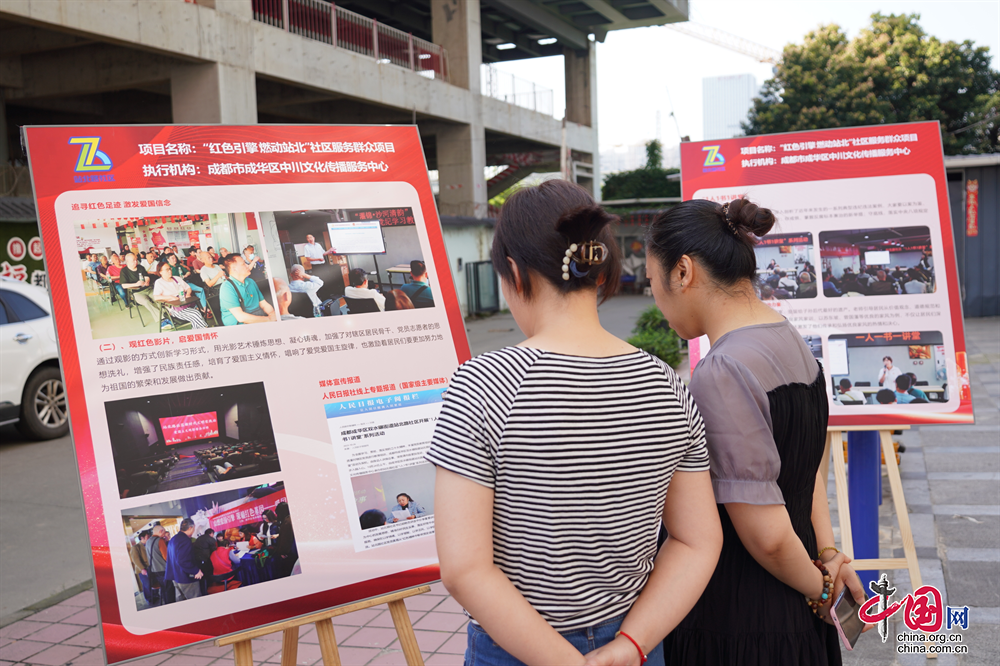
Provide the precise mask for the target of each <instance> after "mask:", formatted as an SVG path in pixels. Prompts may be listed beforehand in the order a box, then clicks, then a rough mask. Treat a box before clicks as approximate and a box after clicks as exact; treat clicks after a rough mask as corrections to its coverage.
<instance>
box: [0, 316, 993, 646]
mask: <svg viewBox="0 0 1000 666" xmlns="http://www.w3.org/2000/svg"><path fill="white" fill-rule="evenodd" d="M645 300H649V301H650V302H651V299H645ZM640 301H642V299H640V298H639V297H635V300H631V299H629V300H628V301H626V299H621V300H619V299H616V300H615V301H612V303H611V304H608V305H612V304H615V305H616V306H617V307H613V308H609V309H608V310H607V311H604V310H603V309H602V319H604V317H605V314H606V313H607V315H609V316H610V317H611V318H612V320H613V321H614V322H615V323H617V325H618V327H619V328H620V329H623V330H624V331H625V332H626V333H627V331H628V330H629V329H630V328H631V321H634V316H636V315H637V314H638V311H639V310H641V308H642V307H643V305H644V301H642V302H640ZM629 317H632V319H631V320H629ZM966 326H967V329H966V341H967V344H968V350H969V365H970V373H971V377H972V394H973V400H974V405H975V411H976V425H974V426H923V427H919V428H914V429H912V430H909V431H906V432H905V433H904V435H903V436H902V438H901V441H902V442H903V443H904V444H906V447H907V450H906V452H905V453H904V454H902V465H901V472H902V476H903V485H904V489H905V493H906V498H907V503H908V505H909V508H910V521H911V524H912V526H913V532H914V539H915V542H916V546H917V556H918V558H919V561H920V570H921V574H922V576H923V579H924V583H926V584H930V585H935V586H937V587H938V589H940V590H941V591H942V593H943V595H944V599H945V603H946V604H952V605H968V606H970V607H971V608H970V613H969V625H970V626H969V629H968V630H967V631H965V632H964V635H965V641H964V644H965V645H967V646H968V647H969V654H967V655H961V656H954V655H941V656H939V657H938V659H937V661H936V662H927V661H926V659H925V658H924V657H923V656H920V655H900V654H898V653H897V651H896V644H895V636H896V634H898V633H899V632H900V631H902V630H903V626H902V623H901V622H895V623H894V624H893V625H892V626H891V627H890V638H889V640H888V641H887V642H886V643H885V644H882V643H881V641H880V640H879V637H878V635H877V634H875V633H873V632H869V633H868V634H865V636H864V637H863V638H862V639H861V641H860V642H859V644H858V647H857V649H856V650H854V652H845V653H844V663H845V665H848V666H862V665H864V666H867V665H869V664H870V665H873V666H874V665H876V664H878V665H879V666H888V665H890V664H896V665H899V666H910V665H918V664H920V665H923V664H925V663H926V664H928V665H929V666H930V665H932V666H952V665H961V666H967V665H969V666H971V665H973V664H983V665H987V664H989V665H995V664H998V663H1000V626H998V625H1000V484H998V483H997V482H998V481H1000V339H998V335H997V330H998V328H1000V320H998V319H970V320H967V321H966ZM468 328H469V336H470V341H471V342H472V345H473V350H474V353H482V352H483V351H487V350H489V349H496V348H499V347H502V346H505V345H507V344H516V343H517V342H519V341H520V340H521V339H522V337H521V336H520V333H519V332H518V331H517V327H516V325H515V324H514V322H513V319H512V318H511V317H510V316H509V315H498V316H496V317H491V318H489V319H485V320H480V321H476V322H471V323H470V324H469V325H468ZM511 329H512V330H511ZM614 332H616V333H617V334H620V333H619V331H617V330H615V331H614ZM829 488H830V490H829V492H830V496H831V504H832V505H833V504H834V494H833V484H832V475H831V484H830V486H829ZM883 489H884V501H883V504H882V510H881V518H882V521H881V523H882V543H883V544H885V546H884V547H883V552H882V553H881V555H882V556H883V557H887V556H895V557H901V556H902V544H901V541H900V537H899V530H898V527H897V526H896V524H895V519H894V518H893V517H892V515H891V507H892V501H891V496H890V494H889V488H888V484H887V483H886V484H884V485H883ZM80 519H81V520H82V519H83V516H82V513H81V516H80ZM833 522H834V525H835V526H836V525H837V519H836V516H834V521H833ZM890 576H892V582H893V583H894V584H896V585H897V586H899V587H900V588H901V589H909V581H908V580H907V574H906V572H905V571H896V572H890ZM406 605H407V608H408V609H409V611H410V617H411V619H412V621H413V624H414V628H415V630H416V633H417V641H418V644H419V645H420V648H421V650H422V652H423V654H424V659H425V661H426V663H427V664H428V666H435V665H440V666H447V665H449V664H455V665H459V664H461V663H462V654H463V652H464V649H465V633H464V632H465V624H466V618H465V616H464V615H463V614H462V612H461V608H460V607H459V606H458V604H457V603H456V602H455V601H454V600H453V599H451V598H450V597H449V596H447V593H446V592H445V590H444V588H443V587H441V585H439V584H438V585H434V586H432V590H431V593H430V594H426V595H423V596H420V597H415V598H413V599H408V600H407V601H406ZM897 617H898V616H897ZM96 624H97V615H96V609H95V608H94V593H93V592H92V591H90V590H88V591H86V592H81V593H80V594H77V595H76V596H73V597H71V598H69V599H66V600H64V601H60V602H59V603H57V604H55V605H52V606H50V607H48V608H45V609H43V610H39V611H38V612H35V613H34V614H32V615H30V616H29V617H26V618H24V619H21V620H19V621H17V622H14V623H12V624H9V625H7V626H5V627H3V628H0V666H13V665H14V664H17V665H18V666H22V665H25V666H26V665H47V666H57V665H59V664H79V665H81V666H86V665H91V664H102V663H103V656H102V652H101V649H100V645H99V641H100V635H99V633H98V629H97V626H96ZM334 624H335V626H336V631H337V640H338V643H339V644H340V646H341V657H342V659H343V663H344V664H345V665H350V666H353V665H355V664H358V665H360V664H372V665H376V664H403V663H404V660H403V655H402V651H401V650H400V649H399V644H398V641H397V640H396V637H395V631H394V630H393V629H392V620H391V618H390V617H389V612H388V610H386V609H369V610H364V611H359V612H357V613H352V614H349V615H346V616H342V617H340V618H337V619H335V620H334ZM253 649H254V660H255V663H279V662H280V650H281V641H280V634H275V635H274V636H272V637H268V638H265V639H259V640H255V641H254V642H253ZM133 663H136V664H143V665H149V666H160V665H161V664H162V665H166V666H208V665H209V664H232V663H233V656H232V650H231V648H215V647H212V646H211V645H210V644H208V645H201V646H195V647H189V648H186V649H183V650H177V651H174V652H171V653H166V654H162V655H156V656H154V657H149V658H147V659H144V660H141V661H137V662H133ZM298 663H299V664H303V665H306V664H317V663H322V662H321V661H320V653H319V645H318V639H317V638H316V633H315V630H313V629H312V628H309V629H308V630H307V629H303V630H302V632H301V635H300V646H299V659H298Z"/></svg>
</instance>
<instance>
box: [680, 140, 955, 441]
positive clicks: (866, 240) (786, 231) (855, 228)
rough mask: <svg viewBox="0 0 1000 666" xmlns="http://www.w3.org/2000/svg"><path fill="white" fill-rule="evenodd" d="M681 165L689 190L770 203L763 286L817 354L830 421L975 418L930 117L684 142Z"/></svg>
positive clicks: (696, 352)
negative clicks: (774, 220)
mask: <svg viewBox="0 0 1000 666" xmlns="http://www.w3.org/2000/svg"><path fill="white" fill-rule="evenodd" d="M709 156H715V158H716V159H714V161H712V164H708V160H709ZM720 156H721V157H720ZM681 174H682V196H683V198H684V199H708V200H711V201H716V202H719V203H725V202H727V201H731V200H733V199H737V198H740V197H743V196H746V197H748V198H749V199H750V200H751V201H753V202H754V203H756V204H758V205H760V206H764V207H767V208H770V209H771V210H772V211H773V212H774V213H775V216H776V218H777V223H776V224H775V227H774V229H773V230H772V232H771V233H769V234H767V235H766V236H764V237H763V238H761V239H760V241H759V243H758V244H757V246H756V248H755V254H756V256H757V278H758V290H759V293H760V296H761V298H762V299H763V300H764V301H765V302H767V303H768V304H770V305H771V306H772V307H773V308H774V309H775V310H777V311H778V312H779V313H781V314H782V315H784V316H785V317H786V318H788V319H789V320H790V321H791V322H792V323H793V324H794V325H795V326H796V327H797V328H798V329H799V332H800V333H801V334H802V336H803V339H805V340H807V344H809V348H810V350H811V351H812V352H813V355H814V356H816V357H817V359H819V360H820V361H821V362H822V363H823V366H824V370H825V372H826V376H827V380H828V386H827V389H828V395H829V400H830V425H844V426H849V425H859V426H860V425H880V424H896V423H900V424H906V423H913V424H920V423H971V422H972V421H973V414H972V398H971V394H970V390H969V377H968V370H967V361H966V352H965V337H964V332H963V323H962V309H961V296H960V294H959V292H958V289H959V287H958V273H957V267H956V263H955V243H954V239H953V238H952V227H951V218H950V213H949V209H948V191H947V181H946V177H945V172H944V161H943V153H942V148H941V137H940V127H939V126H938V124H937V123H936V122H933V123H907V124H902V125H884V126H874V127H852V128H845V129H831V130H817V131H810V132H795V133H789V134H776V135H760V136H748V137H739V138H735V139H726V140H722V141H711V142H700V143H684V144H682V145H681ZM707 350H708V339H707V338H702V339H700V340H696V341H692V343H691V356H690V358H691V366H692V371H693V372H697V363H698V361H699V360H700V358H702V357H703V356H704V354H705V353H706V352H707Z"/></svg>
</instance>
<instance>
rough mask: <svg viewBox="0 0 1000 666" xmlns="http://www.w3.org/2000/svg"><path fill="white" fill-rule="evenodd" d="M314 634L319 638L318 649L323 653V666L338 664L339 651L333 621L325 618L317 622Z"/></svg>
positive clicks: (337, 665)
mask: <svg viewBox="0 0 1000 666" xmlns="http://www.w3.org/2000/svg"><path fill="white" fill-rule="evenodd" d="M316 636H317V637H318V638H319V651H320V653H321V654H322V655H323V666H340V652H339V651H338V650H337V636H336V635H335V634H334V632H333V621H332V620H329V619H327V620H320V621H319V622H317V623H316Z"/></svg>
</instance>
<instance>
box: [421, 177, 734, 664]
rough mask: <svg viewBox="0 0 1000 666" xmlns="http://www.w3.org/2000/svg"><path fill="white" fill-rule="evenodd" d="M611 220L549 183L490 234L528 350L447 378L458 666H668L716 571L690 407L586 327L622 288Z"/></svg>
mask: <svg viewBox="0 0 1000 666" xmlns="http://www.w3.org/2000/svg"><path fill="white" fill-rule="evenodd" d="M613 219H614V218H612V217H611V216H609V215H608V214H607V213H605V212H604V210H603V209H601V208H600V207H599V206H597V205H596V204H595V203H594V201H593V199H592V198H591V197H590V195H589V194H587V193H586V192H585V191H584V190H583V189H582V188H580V187H578V186H576V185H572V184H570V183H567V182H565V181H561V180H556V181H548V182H546V183H543V184H542V185H539V186H538V187H534V188H529V189H525V190H521V191H519V192H517V193H516V194H514V195H513V196H512V197H511V198H510V199H508V200H507V202H506V203H505V204H504V207H503V209H502V210H501V211H500V215H499V219H498V220H497V226H496V233H495V237H494V241H493V252H492V254H493V265H494V266H495V267H496V268H497V271H498V273H499V274H500V276H501V279H502V285H503V291H504V296H505V298H506V300H507V303H508V304H509V306H510V309H511V312H512V313H513V315H514V318H515V320H516V321H517V323H518V326H519V327H520V328H521V330H522V331H523V332H524V333H525V335H526V336H527V338H528V339H527V340H525V341H524V342H523V343H521V344H520V345H518V346H516V347H508V348H505V349H501V350H499V351H495V352H491V353H488V354H483V355H482V356H479V357H477V358H475V359H473V360H472V361H469V362H468V363H465V364H464V365H463V366H462V367H461V368H459V369H458V371H457V372H456V373H455V375H454V377H453V378H452V382H451V386H450V388H449V390H448V392H447V394H446V395H445V401H444V406H443V408H442V410H441V414H440V416H439V418H438V423H437V428H436V430H435V433H434V437H433V439H432V442H431V446H430V449H429V451H428V453H427V458H428V459H429V460H430V461H431V462H433V463H434V464H435V465H437V468H438V470H437V486H436V491H435V508H436V513H435V524H436V530H437V546H438V555H439V558H440V562H441V577H442V580H443V581H444V584H445V587H447V589H448V591H449V592H451V594H452V595H453V596H454V597H455V599H457V600H458V602H459V603H461V604H462V606H463V607H464V608H465V609H466V611H467V612H468V613H469V615H470V616H471V617H472V622H470V623H469V629H468V634H469V642H468V648H467V651H466V663H467V664H476V665H482V664H491V665H497V666H500V665H502V666H507V665H513V664H522V663H526V664H584V663H585V661H586V657H585V655H588V654H589V655H590V658H591V659H595V658H599V659H600V661H601V662H602V663H614V664H620V665H622V666H630V665H633V664H641V663H646V662H647V661H648V663H649V664H650V665H651V666H652V665H653V664H657V665H658V664H662V663H663V656H662V650H661V648H659V647H658V645H659V643H660V641H661V639H662V638H663V637H664V636H665V635H666V634H667V633H668V632H669V631H670V630H671V629H673V627H674V626H675V625H676V624H677V623H678V622H679V621H680V620H681V619H682V618H683V617H684V616H685V615H686V614H687V612H688V611H689V610H690V609H691V608H692V607H693V606H694V604H695V602H696V601H697V599H698V597H699V596H700V595H701V592H702V590H703V589H704V587H705V585H706V584H707V582H708V579H709V577H710V576H711V572H712V571H713V569H714V568H715V562H716V560H717V558H718V553H719V549H720V547H721V531H720V526H719V518H718V513H717V512H716V511H715V507H714V498H713V496H712V488H711V481H710V478H709V475H708V454H707V451H706V448H705V436H704V426H703V424H702V421H701V417H700V416H699V414H698V411H697V408H696V407H695V405H694V402H693V400H692V399H691V396H690V395H689V394H688V392H687V389H686V388H685V387H684V384H683V383H682V382H681V381H680V379H679V378H678V377H677V375H676V374H674V372H673V371H672V370H671V369H670V368H669V367H668V366H667V365H665V364H664V363H662V362H661V361H660V360H659V359H656V358H654V357H652V356H650V355H649V354H647V353H645V352H643V351H639V350H637V349H635V348H634V347H632V346H630V345H628V344H626V343H625V342H623V341H622V340H620V339H618V338H616V337H615V336H613V335H611V334H610V333H608V332H607V331H605V330H604V329H603V328H602V327H601V325H600V321H599V320H598V314H597V301H598V291H599V290H600V291H601V292H602V297H603V298H607V297H608V296H610V295H612V294H613V293H614V292H615V291H616V289H617V287H618V284H619V282H620V272H621V265H620V261H619V254H618V248H617V246H616V244H615V241H614V236H613V235H612V233H611V231H610V230H609V229H608V224H609V223H610V222H611V221H613ZM661 522H662V523H663V524H664V525H665V526H666V528H667V530H668V531H669V534H670V537H669V538H668V540H667V541H666V543H665V545H664V546H663V548H662V549H660V551H659V554H657V543H656V542H657V533H658V531H659V528H660V524H661Z"/></svg>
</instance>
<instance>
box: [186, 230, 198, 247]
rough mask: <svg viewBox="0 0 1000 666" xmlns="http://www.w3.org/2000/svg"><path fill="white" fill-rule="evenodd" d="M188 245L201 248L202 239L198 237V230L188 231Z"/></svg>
mask: <svg viewBox="0 0 1000 666" xmlns="http://www.w3.org/2000/svg"><path fill="white" fill-rule="evenodd" d="M188 245H190V246H191V247H194V248H201V241H200V240H199V239H198V232H197V231H189V232H188Z"/></svg>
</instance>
